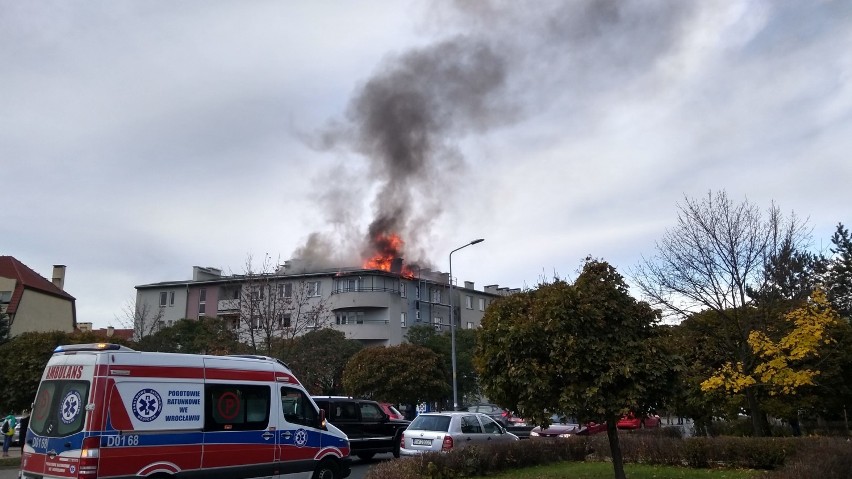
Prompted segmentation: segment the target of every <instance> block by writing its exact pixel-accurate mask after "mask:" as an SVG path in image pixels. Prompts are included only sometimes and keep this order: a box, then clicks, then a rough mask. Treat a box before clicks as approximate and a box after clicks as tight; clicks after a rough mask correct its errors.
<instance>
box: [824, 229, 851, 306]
mask: <svg viewBox="0 0 852 479" xmlns="http://www.w3.org/2000/svg"><path fill="white" fill-rule="evenodd" d="M831 243H832V244H833V245H834V246H833V247H832V248H831V252H832V253H834V256H833V257H832V258H831V261H830V264H829V271H828V278H827V289H828V299H829V301H831V304H832V305H833V306H834V309H835V310H836V311H837V313H838V314H839V315H840V317H841V318H845V319H846V321H852V237H850V235H849V230H847V229H846V228H845V227H844V226H843V224H842V223H838V224H837V231H835V232H834V235H833V236H832V237H831Z"/></svg>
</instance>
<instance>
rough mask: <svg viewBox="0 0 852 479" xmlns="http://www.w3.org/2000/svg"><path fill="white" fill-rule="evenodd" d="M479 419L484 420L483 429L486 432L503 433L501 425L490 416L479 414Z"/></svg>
mask: <svg viewBox="0 0 852 479" xmlns="http://www.w3.org/2000/svg"><path fill="white" fill-rule="evenodd" d="M479 419H480V420H481V421H482V431H483V432H484V433H485V434H501V433H502V432H503V429H502V428H501V427H500V425H499V424H497V423H496V422H494V420H493V419H491V418H490V417H488V416H479Z"/></svg>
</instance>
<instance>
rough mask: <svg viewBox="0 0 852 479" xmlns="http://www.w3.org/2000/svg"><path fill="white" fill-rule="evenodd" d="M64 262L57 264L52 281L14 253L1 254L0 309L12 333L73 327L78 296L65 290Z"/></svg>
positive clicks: (59, 329) (75, 319) (71, 329)
mask: <svg viewBox="0 0 852 479" xmlns="http://www.w3.org/2000/svg"><path fill="white" fill-rule="evenodd" d="M65 269H66V268H65V265H54V266H53V273H52V276H51V278H52V281H51V280H48V279H47V278H45V277H43V276H41V275H40V274H38V273H36V272H35V271H33V270H32V269H30V268H29V267H28V266H27V265H25V264H24V263H22V262H20V261H19V260H17V259H15V258H14V257H12V256H0V312H3V313H5V314H6V315H7V317H8V319H9V324H10V328H9V335H10V336H17V335H19V334H21V333H23V332H27V331H65V332H71V331H74V328H75V327H76V325H77V309H76V301H77V300H76V299H75V298H74V296H71V295H70V294H68V293H66V292H65V290H64V288H65Z"/></svg>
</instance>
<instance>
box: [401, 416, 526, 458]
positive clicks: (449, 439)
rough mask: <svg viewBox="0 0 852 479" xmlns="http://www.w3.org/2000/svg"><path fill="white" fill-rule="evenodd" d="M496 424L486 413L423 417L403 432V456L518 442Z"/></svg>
mask: <svg viewBox="0 0 852 479" xmlns="http://www.w3.org/2000/svg"><path fill="white" fill-rule="evenodd" d="M517 440H518V436H516V435H514V434H512V433H510V432H507V431H506V429H504V428H503V426H501V425H500V424H498V423H497V422H496V421H494V420H493V419H491V418H490V417H488V416H486V415H485V414H482V413H475V412H467V411H456V412H432V413H425V414H420V415H419V416H417V417H416V418H414V420H413V421H411V424H409V425H408V428H407V429H406V430H405V431H403V432H402V438H401V439H400V447H399V454H400V455H402V456H417V455H420V454H423V453H426V452H441V451H444V452H446V451H450V450H452V449H460V448H463V447H467V446H472V445H485V444H495V443H499V442H511V441H517Z"/></svg>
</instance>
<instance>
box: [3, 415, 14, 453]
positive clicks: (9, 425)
mask: <svg viewBox="0 0 852 479" xmlns="http://www.w3.org/2000/svg"><path fill="white" fill-rule="evenodd" d="M17 423H18V420H17V419H15V416H14V415H12V413H9V415H8V416H6V417H5V418H4V419H3V425H2V428H3V429H2V430H3V457H9V446H11V445H12V436H14V435H15V425H16V424H17Z"/></svg>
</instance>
